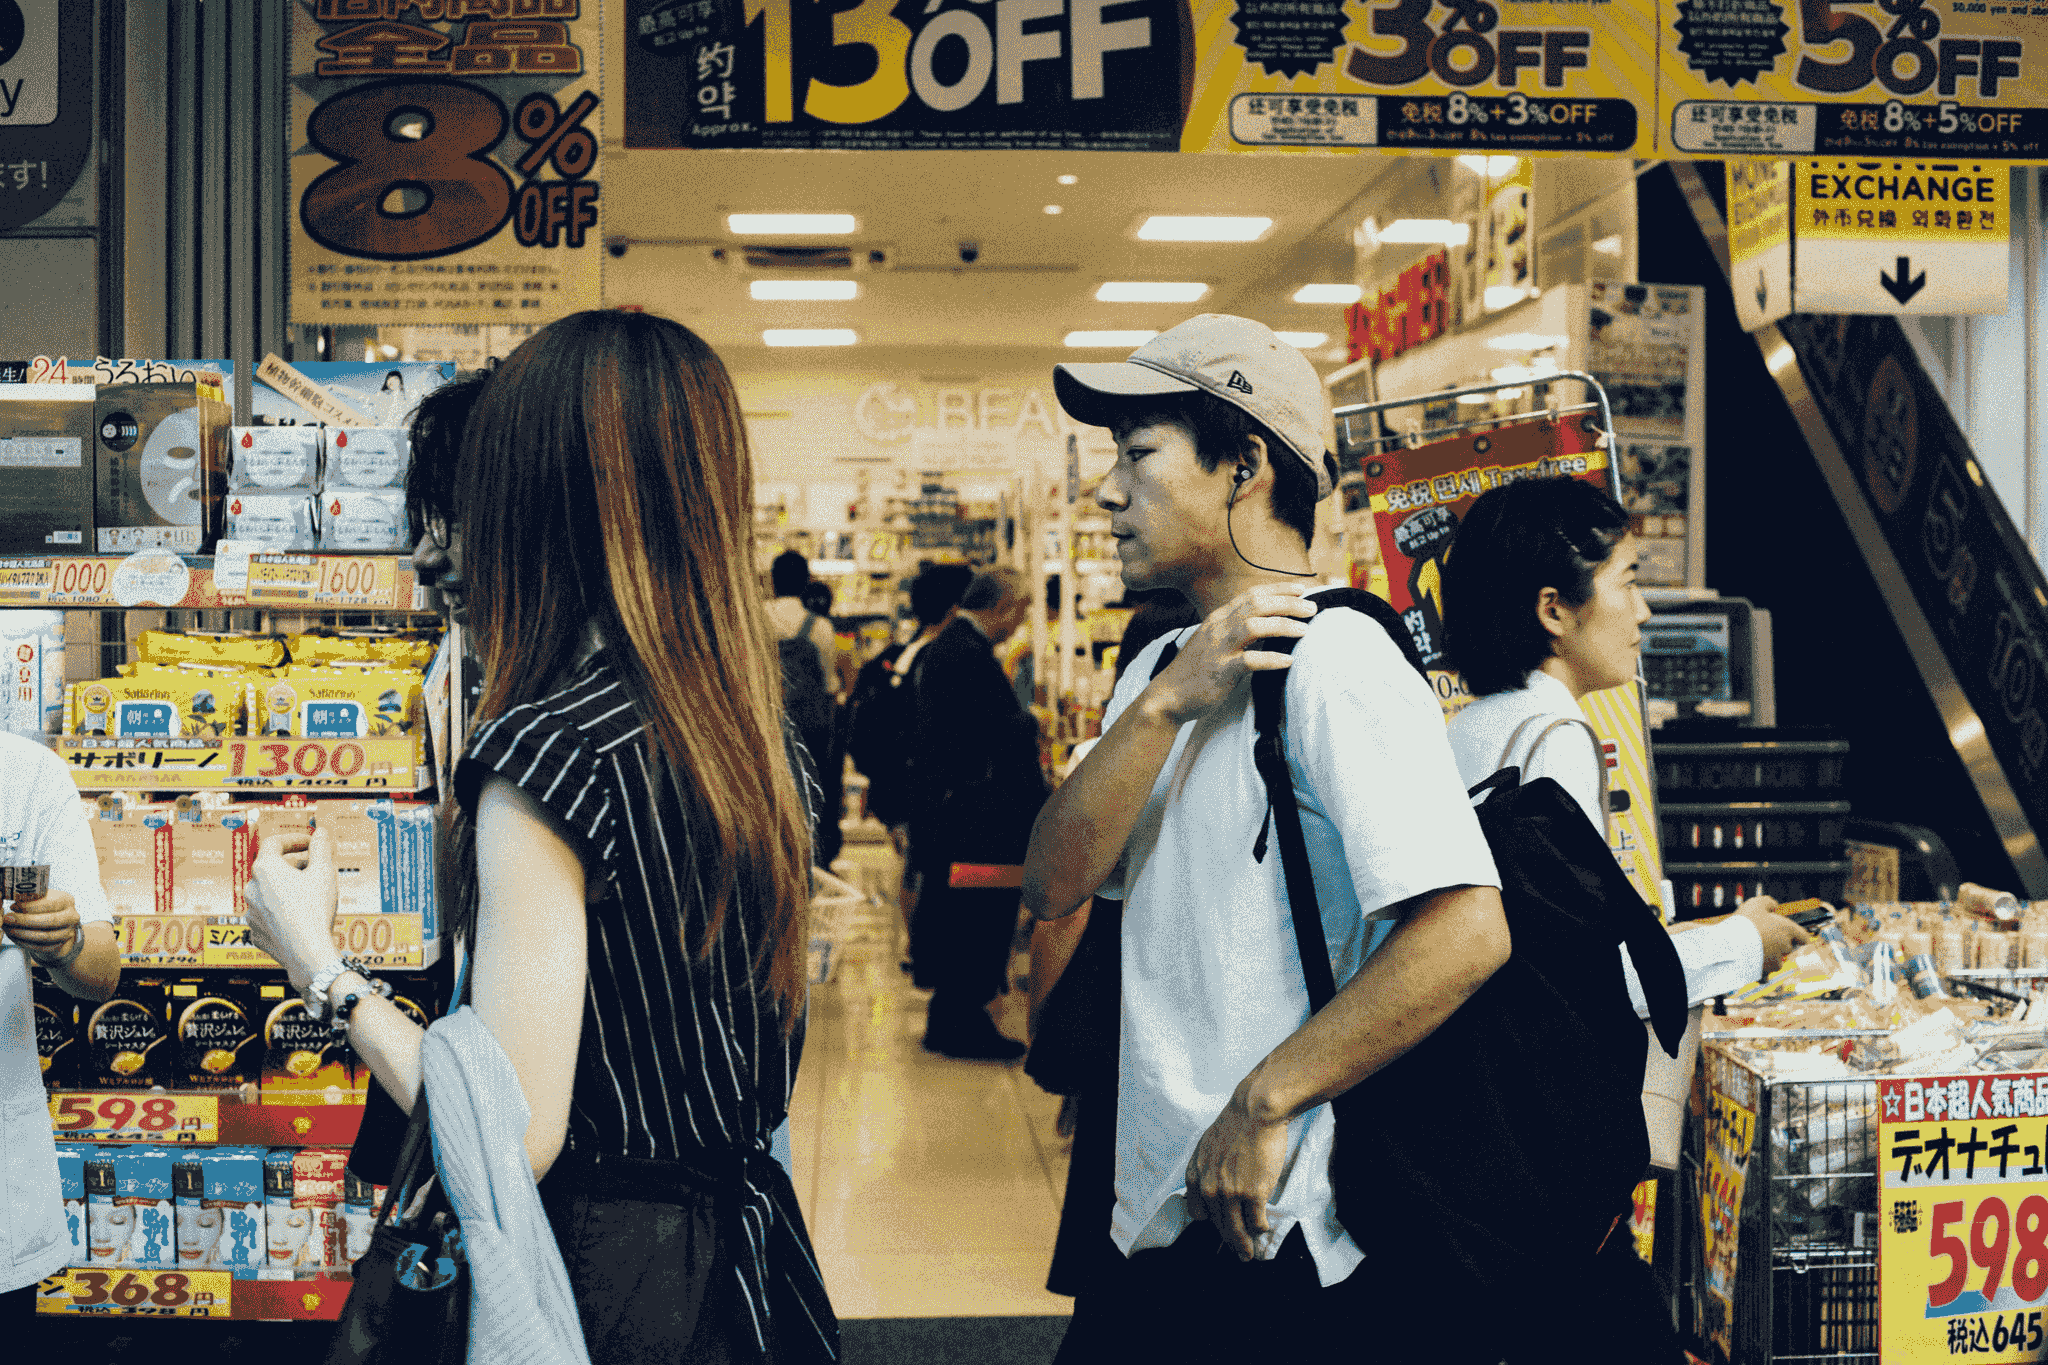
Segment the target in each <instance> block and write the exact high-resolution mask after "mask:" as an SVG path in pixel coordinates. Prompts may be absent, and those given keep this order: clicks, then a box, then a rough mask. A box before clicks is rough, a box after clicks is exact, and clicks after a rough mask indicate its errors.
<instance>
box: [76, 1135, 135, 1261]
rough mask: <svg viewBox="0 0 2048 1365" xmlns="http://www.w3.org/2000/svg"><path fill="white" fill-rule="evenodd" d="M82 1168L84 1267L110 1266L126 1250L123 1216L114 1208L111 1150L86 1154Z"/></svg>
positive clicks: (124, 1218) (126, 1235)
mask: <svg viewBox="0 0 2048 1365" xmlns="http://www.w3.org/2000/svg"><path fill="white" fill-rule="evenodd" d="M84 1169H85V1261H84V1264H86V1265H103V1266H114V1265H119V1264H120V1263H121V1257H122V1256H123V1255H124V1254H125V1253H126V1252H127V1250H128V1233H129V1231H130V1226H129V1220H128V1217H127V1215H125V1214H118V1213H117V1212H116V1210H115V1208H114V1151H113V1149H108V1150H106V1151H90V1150H89V1151H87V1152H86V1154H85V1161H84Z"/></svg>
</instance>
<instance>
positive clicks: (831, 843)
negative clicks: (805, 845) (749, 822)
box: [768, 550, 840, 867]
mask: <svg viewBox="0 0 2048 1365" xmlns="http://www.w3.org/2000/svg"><path fill="white" fill-rule="evenodd" d="M768 580H769V583H770V585H771V586H772V587H773V588H774V590H775V599H774V600H773V601H772V602H770V603H769V604H768V620H769V623H770V625H772V626H773V627H774V630H775V647H776V652H777V654H778V655H779V657H780V662H781V667H782V703H783V708H784V710H785V711H786V712H787V713H788V715H789V719H790V723H791V724H793V725H795V726H796V732H797V737H798V738H800V739H801V740H803V745H804V757H805V760H806V761H807V763H808V765H809V772H808V774H807V776H808V778H809V779H810V782H811V784H812V785H813V786H814V787H815V788H816V790H815V791H814V792H812V793H810V798H811V802H812V810H811V815H812V821H811V858H812V860H813V861H814V862H815V863H816V864H817V865H818V866H819V867H829V866H831V864H832V860H833V859H834V858H836V857H838V856H839V842H840V839H839V808H838V806H837V805H836V804H835V803H834V802H833V801H832V800H831V799H830V798H831V796H832V794H833V792H835V791H836V790H838V788H839V785H840V784H839V780H838V776H837V774H835V773H834V772H833V771H832V764H833V755H834V754H835V752H837V750H838V748H839V741H838V730H839V721H838V708H837V706H836V705H835V704H834V703H833V701H832V674H833V667H832V660H833V655H834V654H835V653H837V652H838V647H837V645H836V644H834V642H833V639H832V622H831V621H830V620H829V619H827V618H825V617H822V616H820V615H819V614H818V613H816V612H814V611H812V610H811V609H810V608H808V607H806V606H805V605H804V601H803V596H804V590H805V589H806V588H808V587H810V585H811V561H810V560H808V559H805V558H804V557H803V556H802V555H801V554H799V553H797V552H796V551H795V550H784V551H783V552H782V553H781V554H779V555H777V556H775V562H774V563H772V564H770V565H769V566H768Z"/></svg>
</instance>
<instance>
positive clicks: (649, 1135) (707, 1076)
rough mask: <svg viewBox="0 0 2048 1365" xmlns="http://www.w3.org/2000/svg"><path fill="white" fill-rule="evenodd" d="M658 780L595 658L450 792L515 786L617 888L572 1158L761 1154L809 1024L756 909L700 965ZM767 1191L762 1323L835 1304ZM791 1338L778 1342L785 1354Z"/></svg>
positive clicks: (802, 1240) (461, 794) (597, 933)
mask: <svg viewBox="0 0 2048 1365" xmlns="http://www.w3.org/2000/svg"><path fill="white" fill-rule="evenodd" d="M659 765H660V760H659V759H658V758H657V757H656V754H655V751H654V749H653V746H652V743H651V741H650V740H649V738H648V737H647V736H646V734H645V730H644V727H643V726H642V725H641V723H640V720H639V718H638V717H637V716H636V714H635V713H634V710H633V705H632V703H631V701H630V700H629V699H628V695H627V692H626V689H625V686H624V684H623V683H622V682H621V681H620V680H619V678H618V676H617V674H616V673H615V672H614V671H613V670H612V669H611V668H610V667H609V666H608V665H607V663H606V662H605V658H604V655H603V653H602V652H601V651H600V652H599V653H598V654H597V655H596V656H595V657H594V658H592V659H591V660H590V661H589V662H587V663H585V664H584V665H583V666H582V667H581V668H580V669H579V670H578V672H577V676H576V677H575V679H574V681H572V682H571V683H569V684H568V685H567V686H566V687H564V688H562V689H561V690H560V691H558V692H556V693H554V694H553V695H552V696H549V697H546V698H543V699H541V700H540V701H536V702H531V703H529V704H527V705H524V706H520V707H516V708H514V709H512V710H510V711H508V712H506V713H505V714H504V715H503V716H500V717H497V718H496V719H493V720H490V721H487V722H485V723H484V724H482V725H480V726H479V727H477V729H476V730H475V732H474V733H473V734H472V735H471V738H470V743H469V747H468V749H467V750H466V751H465V753H464V755H463V758H462V762H461V763H460V765H459V766H458V768H457V771H456V775H455V793H456V797H457V799H458V800H459V801H460V802H461V803H462V807H463V809H464V810H466V811H468V812H470V814H471V815H472V816H473V815H474V814H475V811H476V804H477V798H478V795H479V794H480V793H481V791H482V789H483V786H484V784H485V782H486V781H487V780H488V779H490V778H491V777H494V776H495V777H503V778H506V779H509V780H510V781H512V782H513V783H515V784H517V785H518V786H519V787H520V788H521V789H523V790H524V791H525V792H526V793H527V794H528V795H530V796H531V797H532V798H533V799H534V800H535V801H537V802H538V803H539V804H540V805H541V806H542V807H544V808H545V809H546V810H547V811H548V812H549V813H551V814H552V815H553V816H554V817H555V818H556V819H557V820H558V821H559V822H560V823H561V825H562V826H563V827H564V828H566V829H567V830H568V831H569V832H570V834H571V835H572V837H573V838H574V839H576V840H577V841H578V842H579V843H580V844H581V845H582V847H581V848H579V850H578V852H579V853H580V854H581V856H582V858H583V862H584V867H585V871H586V875H587V876H589V877H590V878H591V880H592V881H593V882H594V883H597V884H601V885H608V886H609V888H610V893H611V894H609V895H608V896H606V897H605V898H604V899H603V900H602V901H601V902H597V903H594V904H591V905H590V906H589V907H588V919H589V959H590V981H589V986H588V989H587V993H586V996H585V1000H584V1011H583V1037H582V1042H581V1044H580V1047H579V1051H578V1055H577V1059H576V1087H575V1094H574V1097H573V1099H572V1102H571V1106H570V1112H569V1146H570V1147H571V1148H573V1149H575V1150H577V1151H579V1152H597V1153H605V1154H611V1155H617V1156H628V1157H640V1158H645V1159H650V1160H660V1161H677V1160H680V1161H685V1162H687V1161H689V1160H690V1159H691V1158H692V1156H693V1154H700V1153H701V1154H706V1155H709V1156H710V1157H713V1158H729V1157H735V1156H737V1157H745V1156H749V1155H756V1156H758V1155H760V1154H764V1153H766V1152H767V1150H768V1144H769V1139H770V1137H771V1136H772V1135H773V1134H774V1132H775V1130H776V1128H778V1127H779V1126H780V1125H781V1124H782V1121H783V1119H784V1117H785V1116H786V1115H787V1114H788V1111H789V1095H790V1090H791V1088H792V1086H793V1085H794V1083H795V1078H796V1069H797V1060H798V1058H799V1057H800V1056H801V1054H802V1051H803V1028H802V1024H801V1023H799V1025H798V1027H797V1030H796V1032H795V1033H794V1034H793V1035H791V1036H790V1037H788V1038H785V1037H784V1036H783V1031H782V1016H781V1014H780V1013H779V1011H778V1008H777V1005H776V1002H775V1000H774V998H773V997H772V996H771V995H769V994H768V993H767V990H766V988H765V986H763V985H762V984H761V983H759V982H758V981H757V980H756V978H755V976H754V974H753V971H752V970H751V966H752V963H753V960H754V953H755V949H756V946H757V945H758V943H759V942H760V936H761V933H762V930H763V923H764V915H763V913H762V911H761V909H760V908H758V907H746V906H742V907H736V908H734V909H733V910H731V911H730V912H728V914H727V915H726V918H725V923H724V926H723V928H722V929H721V931H720V934H719V940H718V943H717V944H716V945H715V947H714V948H713V950H712V952H711V953H710V955H709V956H708V957H701V958H700V957H698V956H697V954H696V953H695V952H694V951H692V950H691V949H693V948H694V947H695V945H698V944H700V943H701V942H702V941H703V934H704V927H705V925H706V924H707V923H708V911H707V905H706V900H707V891H706V875H705V874H706V872H707V870H708V869H706V868H705V867H704V866H703V865H702V863H701V861H700V858H699V853H698V849H697V846H696V842H695V840H694V839H693V838H692V832H691V829H690V826H689V822H688V821H687V819H686V818H685V816H684V812H683V808H682V806H681V804H680V802H679V801H678V800H677V797H676V792H675V787H674V784H673V783H671V782H669V781H666V780H662V777H661V769H660V766H659ZM704 856H711V855H710V854H709V853H708V851H707V853H706V854H705V855H704ZM686 933H687V936H688V937H687V942H688V944H689V945H690V947H688V948H686V946H685V934H686ZM765 1185H766V1182H760V1183H759V1184H757V1183H756V1182H752V1181H749V1182H748V1189H747V1206H748V1207H747V1210H746V1224H747V1227H746V1232H747V1236H746V1238H745V1239H744V1243H745V1244H744V1245H741V1246H736V1247H734V1248H732V1250H733V1253H734V1255H735V1257H736V1259H737V1260H738V1262H739V1264H738V1266H737V1267H736V1269H737V1270H738V1272H739V1278H740V1281H741V1284H742V1286H743V1287H744V1288H745V1289H746V1291H747V1296H748V1300H749V1305H750V1307H752V1308H753V1310H754V1315H755V1319H756V1322H757V1324H758V1323H760V1322H761V1320H762V1319H764V1318H765V1317H766V1316H767V1312H766V1310H768V1309H769V1308H770V1306H771V1304H778V1303H788V1302H789V1301H790V1300H789V1299H788V1298H787V1297H786V1296H787V1295H788V1294H789V1293H790V1292H792V1291H793V1292H794V1293H795V1295H796V1297H797V1298H798V1299H800V1300H802V1301H804V1303H805V1304H806V1305H809V1304H822V1303H823V1302H824V1297H825V1296H824V1284H823V1280H822V1278H821V1277H820V1276H819V1273H818V1270H817V1267H816V1265H815V1264H814V1261H813V1258H812V1256H811V1254H810V1250H809V1247H808V1245H807V1242H808V1238H806V1237H805V1236H804V1235H803V1233H802V1232H801V1222H800V1215H799V1214H798V1213H797V1210H796V1209H794V1208H793V1207H792V1208H788V1209H783V1208H780V1207H778V1205H779V1204H780V1203H781V1201H780V1200H779V1199H776V1198H774V1197H773V1195H772V1193H771V1192H770V1191H769V1190H768V1189H767V1188H765ZM792 1231H794V1236H793V1237H792V1236H791V1233H792ZM796 1316H797V1317H798V1318H799V1319H801V1318H802V1317H803V1316H804V1315H803V1314H802V1313H798V1314H797V1315H796ZM790 1330H791V1329H790V1328H789V1327H788V1326H784V1327H783V1328H782V1329H781V1333H782V1342H783V1345H784V1346H785V1347H787V1346H788V1345H789V1344H791V1343H790V1339H789V1336H788V1333H789V1332H790ZM833 1336H834V1338H835V1339H836V1332H835V1333H834V1334H833ZM821 1344H823V1343H822V1342H821ZM763 1345H764V1347H765V1334H764V1340H763ZM827 1350H828V1352H829V1350H830V1348H829V1347H828V1348H827ZM827 1358H829V1355H828V1357H827Z"/></svg>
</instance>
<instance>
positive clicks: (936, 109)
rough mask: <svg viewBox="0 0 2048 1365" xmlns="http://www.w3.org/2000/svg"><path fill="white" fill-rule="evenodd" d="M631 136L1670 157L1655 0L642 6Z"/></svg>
mask: <svg viewBox="0 0 2048 1365" xmlns="http://www.w3.org/2000/svg"><path fill="white" fill-rule="evenodd" d="M627 25H628V32H627V35H626V52H625V94H624V98H625V102H626V110H625V130H626V146H627V147H629V148H639V147H648V148H675V147H685V148H716V147H742V148H790V147H803V148H814V147H815V148H845V149H874V148H911V149H916V148H928V149H966V148H972V149H1030V148H1042V149H1057V150H1110V151H1221V152H1227V151H1262V152H1355V151H1361V150H1366V149H1372V148H1381V149H1386V150H1393V151H1415V152H1475V153H1483V152H1496V153H1500V154H1504V155H1505V154H1512V155H1540V154H1545V153H1556V154H1569V155H1579V156H1585V155H1610V156H1631V155H1638V154H1642V155H1647V154H1649V153H1650V152H1651V151H1652V150H1654V137H1653V135H1654V132H1655V129H1656V118H1655V74H1656V61H1657V41H1656V33H1657V24H1656V6H1655V0H1610V3H1606V4H1602V5H1599V6H1597V7H1594V6H1588V5H1585V4H1570V3H1550V2H1549V0H1533V2H1530V3H1524V2H1523V0H1515V3H1512V4H1501V3H1496V0H1075V2H1074V3H1073V4H1072V5H1068V4H1065V3H1063V0H1006V3H1004V4H1002V5H997V6H993V7H990V6H987V5H985V4H980V3H975V0H862V3H861V4H859V5H858V6H856V7H854V8H851V9H846V8H837V9H833V8H828V7H825V6H819V5H810V4H804V3H800V0H717V3H713V2H712V0H640V2H639V3H634V4H631V5H628V6H627Z"/></svg>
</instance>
